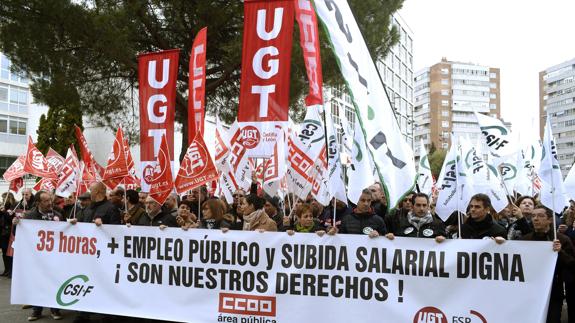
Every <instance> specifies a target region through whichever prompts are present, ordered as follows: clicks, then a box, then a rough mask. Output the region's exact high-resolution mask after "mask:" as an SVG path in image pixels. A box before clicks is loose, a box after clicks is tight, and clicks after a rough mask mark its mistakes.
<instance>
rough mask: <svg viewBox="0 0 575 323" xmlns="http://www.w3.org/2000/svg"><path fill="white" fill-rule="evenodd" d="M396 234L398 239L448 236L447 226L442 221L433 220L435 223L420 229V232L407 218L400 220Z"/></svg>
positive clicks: (427, 224)
mask: <svg viewBox="0 0 575 323" xmlns="http://www.w3.org/2000/svg"><path fill="white" fill-rule="evenodd" d="M394 234H395V235H396V236H398V237H411V238H435V237H437V236H444V237H445V236H446V235H447V233H446V232H445V224H443V222H441V220H439V219H436V218H433V221H432V222H430V223H426V224H424V225H422V226H420V227H419V230H418V229H417V228H416V227H415V226H414V225H412V224H411V223H409V221H408V220H407V217H406V216H404V217H401V218H400V219H399V226H398V228H397V230H396V231H395V232H394Z"/></svg>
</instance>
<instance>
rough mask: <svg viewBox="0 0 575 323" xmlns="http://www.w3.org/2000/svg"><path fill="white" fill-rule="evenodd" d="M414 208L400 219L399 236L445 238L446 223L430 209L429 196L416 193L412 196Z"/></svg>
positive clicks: (439, 240) (440, 239) (437, 239)
mask: <svg viewBox="0 0 575 323" xmlns="http://www.w3.org/2000/svg"><path fill="white" fill-rule="evenodd" d="M411 203H412V205H413V207H412V210H411V211H409V213H407V216H406V217H403V218H401V219H400V220H399V225H398V228H397V230H396V231H395V235H396V236H399V237H413V238H435V240H436V241H437V242H442V241H444V240H445V234H446V233H445V225H444V224H443V222H441V220H439V219H436V218H434V217H433V215H432V214H431V212H430V209H429V196H427V194H424V193H417V194H414V195H413V196H412V198H411Z"/></svg>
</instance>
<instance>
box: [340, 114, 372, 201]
mask: <svg viewBox="0 0 575 323" xmlns="http://www.w3.org/2000/svg"><path fill="white" fill-rule="evenodd" d="M347 178H348V183H347V197H348V198H349V200H350V201H351V202H353V203H354V204H357V202H358V201H359V198H360V196H361V191H362V190H363V189H365V188H367V187H369V186H370V185H372V184H373V183H375V182H376V180H375V178H374V177H373V162H372V161H371V155H370V154H369V152H368V150H367V147H366V145H365V137H364V136H363V133H362V130H361V127H360V125H359V120H358V119H357V117H356V118H355V133H354V137H353V145H352V149H351V166H350V167H349V168H348V170H347Z"/></svg>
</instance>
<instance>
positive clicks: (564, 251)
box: [521, 206, 575, 323]
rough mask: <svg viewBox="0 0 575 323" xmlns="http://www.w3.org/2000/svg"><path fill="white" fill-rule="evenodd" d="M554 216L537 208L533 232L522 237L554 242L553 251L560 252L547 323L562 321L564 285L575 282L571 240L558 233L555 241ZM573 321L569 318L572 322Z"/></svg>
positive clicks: (574, 263) (540, 207)
mask: <svg viewBox="0 0 575 323" xmlns="http://www.w3.org/2000/svg"><path fill="white" fill-rule="evenodd" d="M553 216H554V215H553V211H551V210H550V209H548V208H546V207H544V206H536V207H535V209H533V213H532V221H533V232H531V233H528V234H526V235H524V236H523V237H521V240H530V241H553V250H554V251H557V252H559V254H558V257H557V263H556V264H555V273H554V274H553V283H552V285H551V296H550V297H551V298H550V301H549V309H548V310H547V323H559V322H560V321H561V309H562V307H563V283H571V282H573V279H574V278H573V270H574V269H575V253H574V251H573V244H572V243H571V240H570V239H569V238H568V237H567V236H565V235H563V234H561V233H557V240H553V235H554V232H553V231H554V228H553ZM572 319H573V318H571V317H570V318H569V320H570V321H571V320H572Z"/></svg>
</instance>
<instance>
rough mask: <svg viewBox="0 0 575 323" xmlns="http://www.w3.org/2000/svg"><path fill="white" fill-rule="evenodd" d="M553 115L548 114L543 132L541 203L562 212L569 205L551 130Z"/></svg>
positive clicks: (556, 211) (540, 169) (540, 175)
mask: <svg viewBox="0 0 575 323" xmlns="http://www.w3.org/2000/svg"><path fill="white" fill-rule="evenodd" d="M550 120H551V117H550V116H549V115H548V116H547V123H545V132H544V134H543V150H542V152H541V155H542V157H541V166H540V168H539V177H540V178H541V183H542V184H541V192H540V198H541V203H542V204H543V205H545V206H546V207H548V208H550V209H552V210H553V211H554V212H555V213H561V212H562V211H563V208H564V207H565V206H568V205H569V203H568V200H567V198H566V192H565V187H564V186H563V176H562V174H561V167H560V166H559V160H558V159H557V147H556V146H555V140H554V139H553V133H552V131H551V122H550Z"/></svg>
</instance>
